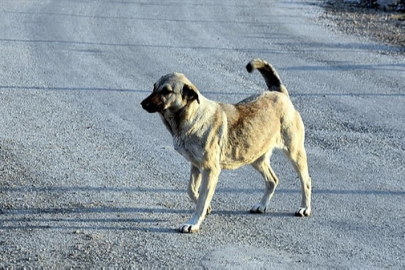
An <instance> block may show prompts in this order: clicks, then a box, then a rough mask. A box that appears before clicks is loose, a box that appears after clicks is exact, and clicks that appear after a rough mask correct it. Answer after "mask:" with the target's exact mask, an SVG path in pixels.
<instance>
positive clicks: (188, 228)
mask: <svg viewBox="0 0 405 270" xmlns="http://www.w3.org/2000/svg"><path fill="white" fill-rule="evenodd" d="M199 229H200V227H199V226H197V225H193V224H183V225H181V226H180V228H179V231H180V232H181V233H196V232H198V230H199Z"/></svg>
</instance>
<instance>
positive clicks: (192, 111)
mask: <svg viewBox="0 0 405 270" xmlns="http://www.w3.org/2000/svg"><path fill="white" fill-rule="evenodd" d="M200 99H205V98H204V97H200ZM203 104H204V101H202V100H200V103H198V102H197V101H193V102H191V103H189V104H187V105H186V106H184V107H183V108H181V109H179V110H177V111H175V112H173V111H170V110H166V111H164V112H162V113H160V116H161V118H162V121H163V123H164V124H165V126H166V128H167V129H168V130H169V132H170V134H171V135H172V136H173V137H177V138H179V137H183V135H184V134H185V133H190V132H191V133H193V130H196V129H199V123H203V121H200V118H202V117H209V116H208V115H207V114H206V113H204V105H203Z"/></svg>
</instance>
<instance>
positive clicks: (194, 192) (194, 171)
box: [187, 164, 211, 215]
mask: <svg viewBox="0 0 405 270" xmlns="http://www.w3.org/2000/svg"><path fill="white" fill-rule="evenodd" d="M200 184H201V172H200V169H199V168H197V167H196V166H194V165H193V164H191V172H190V181H189V183H188V188H187V194H188V196H189V197H190V199H191V200H192V201H193V202H195V203H197V200H198V196H199V189H200ZM209 214H211V205H210V206H208V209H207V215H209Z"/></svg>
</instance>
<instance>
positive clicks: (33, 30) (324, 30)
mask: <svg viewBox="0 0 405 270" xmlns="http://www.w3.org/2000/svg"><path fill="white" fill-rule="evenodd" d="M317 3H319V2H316V1H307V0H304V1H299V2H296V1H290V0H287V1H262V0H249V1H247V0H246V1H245V0H243V1H242V0H241V1H232V0H223V1H213V0H201V1H191V0H190V1H187V0H178V1H166V0H165V1H163V0H154V1H140V0H125V1H123V0H114V1H107V0H99V1H85V0H80V1H79V0H54V1H51V0H48V1H47V0H29V1H28V0H27V1H24V0H19V1H14V0H2V1H1V2H0V268H9V267H32V268H37V267H44V268H55V267H66V268H71V267H72V268H73V267H74V268H76V267H77V268H101V267H106V268H107V267H109V268H112V267H147V268H149V267H150V268H166V267H171V268H209V269H216V268H221V269H224V268H225V269H235V268H236V269H238V268H239V269H252V268H275V269H285V268H289V269H302V268H323V269H326V268H328V269H329V268H338V269H349V268H362V269H365V268H392V269H403V268H404V267H405V257H404V254H405V244H404V243H405V241H404V240H405V226H404V224H405V204H404V203H405V200H404V199H405V188H404V175H405V121H404V119H405V80H404V78H405V75H404V74H405V61H404V57H403V56H401V55H393V54H390V53H389V51H390V48H389V47H387V46H381V45H378V44H375V43H371V42H369V41H367V40H359V39H358V38H352V37H350V36H344V35H343V34H338V33H332V32H331V31H330V30H331V28H330V27H326V25H325V22H324V21H319V20H317V17H318V15H319V13H320V12H321V9H320V8H319V7H318V6H317ZM256 57H260V58H263V59H265V60H267V61H269V62H270V63H272V64H273V65H274V66H275V67H276V68H277V70H278V72H279V74H280V76H281V78H282V79H283V81H284V83H285V84H286V85H287V88H288V90H289V92H290V94H291V98H292V101H293V103H294V104H295V106H296V108H297V109H298V110H299V111H300V112H301V115H302V118H303V120H304V123H305V125H306V136H307V139H306V149H307V152H308V159H309V166H310V174H311V177H312V183H313V201H312V216H311V217H309V218H297V217H294V216H293V213H294V211H295V210H296V209H297V207H299V205H300V196H301V194H300V184H299V180H298V178H297V176H296V174H295V172H294V171H293V169H292V167H291V166H290V164H288V162H287V160H286V159H285V158H284V157H283V156H282V155H281V154H280V153H278V152H276V153H274V155H273V157H272V164H273V168H274V170H275V172H276V174H277V175H278V177H279V179H280V184H279V186H278V189H277V190H276V193H275V195H274V197H273V200H272V202H271V206H270V209H269V211H268V213H266V214H264V215H251V214H249V209H250V207H251V206H253V205H254V204H255V203H257V202H258V201H259V200H260V198H261V196H262V192H263V188H264V185H263V180H262V179H261V177H260V175H259V174H258V173H256V172H255V171H254V170H253V169H252V168H250V167H243V168H241V169H239V170H235V171H224V172H223V173H222V174H221V176H220V182H219V184H218V188H217V192H216V194H215V195H214V199H213V202H212V207H213V212H212V214H211V215H210V216H208V217H207V219H206V220H205V221H204V223H203V224H202V227H201V230H200V231H199V232H198V233H197V234H191V235H188V234H180V233H178V232H177V228H178V226H179V225H180V224H182V223H183V222H185V221H186V220H187V219H188V218H189V216H190V215H191V213H192V212H193V207H194V206H193V204H192V203H191V202H190V200H189V199H188V198H187V195H186V186H187V181H188V173H189V165H188V164H187V162H186V161H185V160H184V159H183V158H182V157H181V156H180V155H179V154H177V153H176V152H175V151H174V150H173V147H172V143H171V138H170V135H169V133H168V132H167V131H166V129H165V127H164V126H163V124H162V123H161V121H160V118H159V117H158V115H151V114H148V113H146V112H145V111H143V110H142V108H141V106H140V105H139V103H140V102H141V100H142V99H143V98H144V97H146V96H147V95H148V93H149V92H150V91H151V90H152V86H153V83H154V82H155V81H156V80H157V79H158V78H159V77H160V76H162V75H164V74H166V73H169V72H173V71H179V72H183V73H185V74H186V76H187V77H188V78H189V79H190V80H191V81H192V82H193V83H194V84H195V85H196V86H197V87H198V88H199V90H200V91H201V92H202V93H203V94H204V95H205V96H206V97H208V98H211V99H215V100H219V101H222V102H230V103H231V102H237V101H239V100H241V99H243V98H245V97H247V96H249V95H250V94H254V93H259V92H260V91H262V89H263V88H264V87H265V84H264V81H263V79H262V78H261V76H260V74H259V73H257V72H256V73H254V74H248V73H247V72H246V71H245V69H244V66H245V65H246V64H247V63H248V62H249V61H250V60H251V59H252V58H256Z"/></svg>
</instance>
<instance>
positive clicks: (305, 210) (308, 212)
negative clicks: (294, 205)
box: [295, 207, 311, 217]
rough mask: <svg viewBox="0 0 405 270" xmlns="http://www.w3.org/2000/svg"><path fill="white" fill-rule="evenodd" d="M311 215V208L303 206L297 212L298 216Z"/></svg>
mask: <svg viewBox="0 0 405 270" xmlns="http://www.w3.org/2000/svg"><path fill="white" fill-rule="evenodd" d="M310 215H311V208H306V207H301V208H300V209H298V211H297V212H295V216H297V217H309V216H310Z"/></svg>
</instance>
